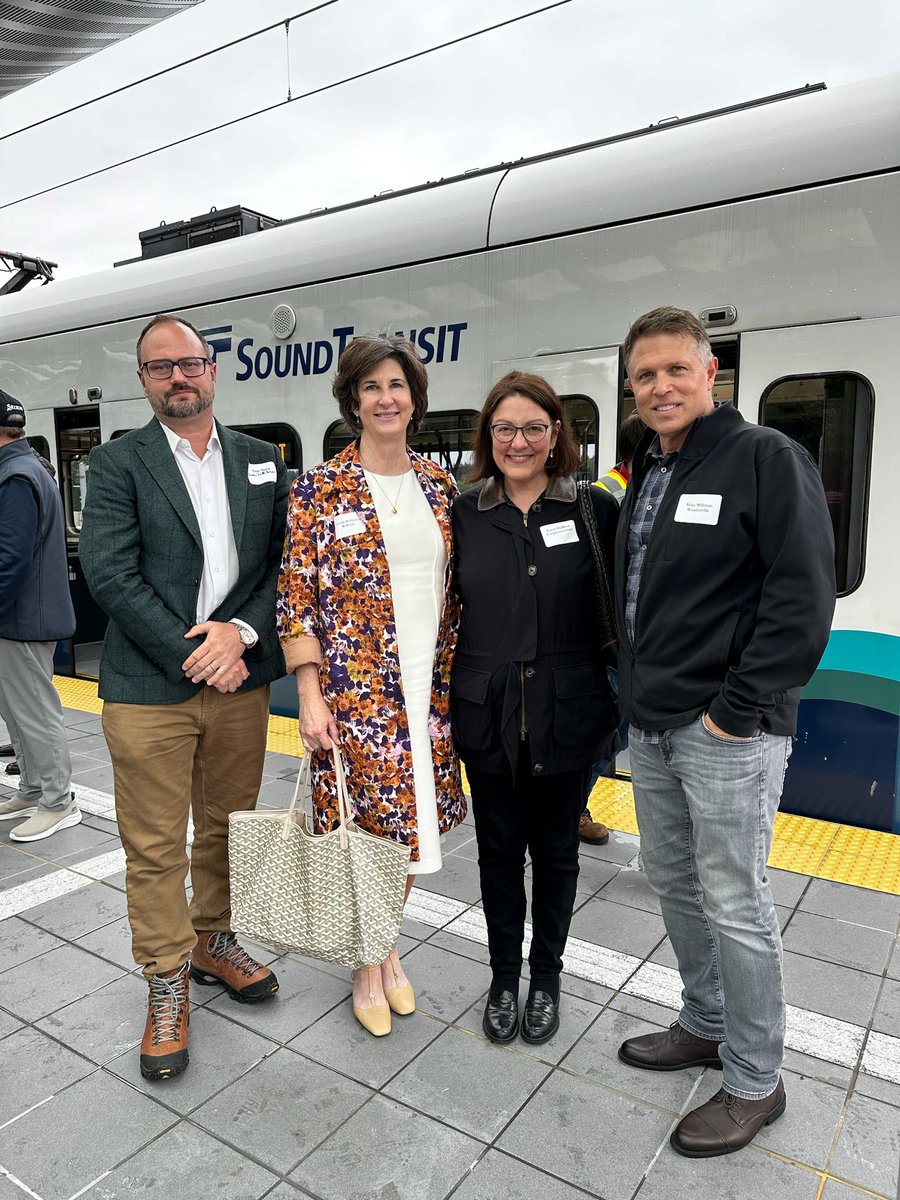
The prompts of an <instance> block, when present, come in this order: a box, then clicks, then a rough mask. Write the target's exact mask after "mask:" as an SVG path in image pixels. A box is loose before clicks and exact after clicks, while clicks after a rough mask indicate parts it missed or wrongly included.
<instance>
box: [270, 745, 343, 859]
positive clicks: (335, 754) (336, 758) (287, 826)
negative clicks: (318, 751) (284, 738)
mask: <svg viewBox="0 0 900 1200" xmlns="http://www.w3.org/2000/svg"><path fill="white" fill-rule="evenodd" d="M331 757H332V761H333V763H334V777H335V784H336V788H337V801H338V816H339V818H340V826H339V828H340V831H341V837H340V841H341V849H342V850H346V848H347V845H348V836H349V835H348V833H347V826H348V825H349V824H350V798H349V797H348V795H347V777H346V775H345V774H344V763H343V760H342V758H341V752H340V750H339V749H338V747H337V746H336V745H332V747H331ZM311 762H312V755H311V754H310V752H309V751H308V750H307V751H306V753H305V754H304V755H303V762H302V763H301V764H300V770H299V771H298V772H297V782H296V783H295V784H294V794H293V796H291V803H290V805H289V806H288V810H287V812H286V813H285V815H284V821H283V823H282V826H281V836H282V838H283V839H284V840H285V841H287V839H288V837H289V836H290V832H291V825H292V823H293V820H294V810H295V809H296V807H297V799H298V797H299V795H300V785H301V784H303V783H304V782H305V786H307V787H308V786H309V776H310V766H311Z"/></svg>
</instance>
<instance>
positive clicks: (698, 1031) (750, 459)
mask: <svg viewBox="0 0 900 1200" xmlns="http://www.w3.org/2000/svg"><path fill="white" fill-rule="evenodd" d="M623 356H624V362H625V370H626V373H627V375H628V378H629V381H630V383H631V387H632V388H633V390H634V396H635V401H636V403H637V411H638V412H639V413H640V415H641V417H642V419H643V420H644V422H645V423H646V424H647V425H648V426H649V428H650V431H651V432H649V433H648V434H647V436H646V437H645V439H644V440H643V441H642V442H641V445H640V446H639V447H638V450H637V452H636V454H635V458H634V470H633V474H632V478H631V482H630V484H629V486H628V490H627V492H626V494H625V499H624V503H623V506H622V513H621V520H620V523H619V529H618V535H617V539H616V568H615V579H616V585H615V588H616V610H617V612H616V615H617V621H618V625H619V639H620V645H619V703H620V705H621V708H622V712H623V714H624V715H625V716H626V717H627V718H628V720H629V722H630V732H629V746H630V753H631V771H632V781H633V784H634V798H635V807H636V810H637V817H638V824H639V826H640V833H641V848H642V852H643V860H644V870H645V871H646V874H647V878H648V879H649V881H650V883H651V885H652V887H653V889H654V891H655V892H656V894H657V895H658V897H659V900H660V905H661V907H662V915H663V919H664V921H665V925H666V930H667V932H668V935H669V940H670V941H671V943H672V948H673V950H674V951H675V955H676V957H677V959H678V968H679V971H680V974H681V979H682V983H683V991H682V1007H681V1011H680V1013H679V1016H678V1019H677V1021H676V1022H675V1023H674V1024H673V1025H672V1027H671V1028H670V1029H668V1030H666V1031H665V1032H664V1033H651V1034H645V1035H643V1036H639V1037H633V1038H629V1039H628V1040H627V1041H625V1042H623V1044H622V1045H621V1046H620V1048H619V1058H620V1059H621V1060H622V1061H623V1062H626V1063H628V1064H630V1065H631V1066H634V1067H640V1068H643V1069H645V1070H650V1071H677V1070H680V1069H682V1068H686V1067H695V1066H710V1067H715V1068H720V1069H721V1070H722V1072H723V1085H724V1086H723V1087H722V1088H721V1089H720V1090H719V1091H717V1092H716V1094H715V1095H714V1096H713V1097H712V1098H711V1099H710V1100H708V1101H707V1102H706V1103H705V1104H702V1105H701V1106H700V1107H699V1108H696V1109H694V1110H693V1111H692V1112H689V1113H688V1114H687V1115H686V1116H685V1117H683V1118H682V1120H681V1121H680V1122H679V1123H678V1125H677V1126H676V1128H675V1130H674V1132H673V1133H672V1136H671V1139H670V1141H671V1144H672V1146H673V1148H674V1149H675V1150H676V1151H677V1152H678V1153H679V1154H682V1155H685V1156H686V1157H689V1158H706V1157H712V1156H714V1155H719V1154H730V1153H732V1152H734V1151H736V1150H739V1149H741V1147H743V1146H746V1145H747V1144H748V1143H749V1142H751V1141H752V1140H753V1138H754V1137H755V1136H756V1134H757V1133H758V1131H759V1130H760V1128H761V1127H762V1126H763V1125H768V1124H770V1123H771V1122H772V1121H774V1120H776V1119H777V1118H778V1117H780V1116H781V1114H782V1113H783V1112H784V1110H785V1091H784V1083H783V1081H782V1078H781V1066H782V1061H783V1057H784V1029H785V1002H784V988H783V980H782V965H781V936H780V932H779V927H778V918H777V916H776V913H775V908H774V905H773V902H772V894H771V890H770V887H769V882H768V879H767V877H766V859H767V857H768V853H769V848H770V845H771V841H772V825H773V821H774V818H775V812H776V810H777V808H778V802H779V799H780V797H781V790H782V786H783V783H784V775H785V770H786V767H787V761H788V757H789V755H790V751H791V743H792V736H793V735H794V734H795V732H796V728H797V705H798V702H799V697H800V688H801V687H802V686H803V684H805V683H806V682H807V680H808V679H809V678H810V676H811V675H812V673H813V671H814V670H815V668H816V665H817V664H818V662H819V659H820V657H821V655H822V652H823V650H824V649H825V644H826V642H827V640H828V635H829V631H830V627H831V617H832V613H833V610H834V600H835V576H834V539H833V535H832V526H831V521H830V518H829V515H828V509H827V506H826V503H825V495H824V492H823V489H822V482H821V479H820V477H819V473H818V471H817V469H816V464H815V463H814V462H813V460H812V459H811V458H810V456H809V454H808V453H807V452H806V450H804V449H803V448H802V447H801V446H800V445H798V444H797V443H796V442H794V441H793V440H792V439H790V438H788V437H786V436H785V435H783V434H781V433H779V432H777V431H776V430H773V429H765V428H761V427H759V426H757V425H752V424H750V423H748V422H747V421H745V420H744V418H743V417H742V416H741V414H740V413H739V412H738V411H737V409H736V408H735V407H734V406H733V405H732V404H731V403H723V404H715V403H714V402H713V398H712V389H713V382H714V380H715V375H716V368H717V366H718V364H717V362H716V359H715V357H714V355H713V352H712V347H711V346H710V342H709V338H708V337H707V334H706V330H705V329H704V327H703V325H702V324H701V323H700V321H699V320H697V318H696V317H694V316H693V315H692V314H691V313H689V312H686V311H684V310H682V309H677V308H660V309H655V310H654V311H652V312H649V313H646V314H645V315H644V316H641V317H639V318H638V319H637V320H636V321H635V322H634V324H633V325H632V326H631V329H630V330H629V333H628V336H627V337H626V339H625V344H624V347H623Z"/></svg>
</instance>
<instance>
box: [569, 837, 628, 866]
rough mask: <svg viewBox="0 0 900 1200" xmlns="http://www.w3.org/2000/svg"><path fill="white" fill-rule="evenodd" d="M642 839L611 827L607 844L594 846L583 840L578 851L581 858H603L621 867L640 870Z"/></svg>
mask: <svg viewBox="0 0 900 1200" xmlns="http://www.w3.org/2000/svg"><path fill="white" fill-rule="evenodd" d="M640 848H641V847H640V839H639V838H638V837H637V835H636V834H633V833H622V832H621V830H618V829H611V830H610V831H609V841H608V842H607V843H606V845H605V846H592V845H591V844H590V843H589V842H581V843H580V844H579V847H578V853H579V855H580V857H581V858H602V859H603V860H604V861H605V862H611V863H616V864H617V865H618V866H620V867H625V868H627V869H630V870H638V866H637V859H638V853H639V851H640Z"/></svg>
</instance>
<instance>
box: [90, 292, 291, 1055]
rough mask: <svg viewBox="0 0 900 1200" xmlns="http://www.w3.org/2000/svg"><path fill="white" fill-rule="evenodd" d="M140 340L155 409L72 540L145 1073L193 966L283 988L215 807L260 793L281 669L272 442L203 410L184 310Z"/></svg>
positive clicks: (207, 404)
mask: <svg viewBox="0 0 900 1200" xmlns="http://www.w3.org/2000/svg"><path fill="white" fill-rule="evenodd" d="M137 356H138V378H139V379H140V381H141V386H142V388H143V390H144V394H145V395H146V397H147V399H148V400H149V402H150V406H151V408H152V409H153V413H154V416H153V419H152V420H151V421H150V422H149V423H148V424H147V425H145V426H144V427H143V428H142V429H135V430H132V431H131V432H129V433H126V434H125V435H124V436H123V437H121V438H118V439H116V440H115V441H112V442H106V443H105V444H104V445H102V446H98V447H97V448H96V449H95V450H94V451H93V452H92V453H91V457H90V463H89V468H90V469H89V478H88V495H87V503H86V507H85V512H84V523H83V526H82V529H81V542H80V553H81V563H82V566H83V568H84V574H85V578H86V579H87V582H88V586H89V587H90V589H91V591H92V592H93V594H94V597H95V598H96V600H97V602H98V603H99V604H100V605H101V606H102V608H103V609H104V610H105V611H106V612H107V613H108V614H109V618H110V620H109V626H108V628H107V631H106V637H105V640H104V643H103V656H102V659H101V663H100V696H101V697H102V699H103V701H104V707H103V732H104V734H105V735H106V740H107V743H108V745H109V750H110V755H111V757H112V763H113V771H114V776H115V792H116V815H117V818H118V822H119V832H120V834H121V837H122V843H123V845H124V847H125V854H126V864H127V865H126V873H125V884H126V891H127V895H128V916H129V920H130V922H131V930H132V947H133V952H134V956H135V959H136V961H137V962H138V963H140V964H141V965H142V966H143V970H144V975H145V976H146V977H147V979H148V982H149V985H150V996H149V1011H148V1016H147V1024H146V1028H145V1032H144V1040H143V1042H142V1045H141V1073H142V1075H143V1076H144V1077H145V1078H147V1079H167V1078H170V1077H172V1076H174V1075H178V1074H180V1073H181V1072H182V1071H184V1070H185V1068H186V1067H187V1064H188V1000H189V997H188V987H189V979H193V980H194V982H196V983H202V984H216V983H217V984H223V985H224V986H225V988H226V990H227V991H228V992H229V994H230V995H231V996H232V997H233V998H234V999H236V1000H240V1001H242V1002H244V1003H247V1002H252V1001H258V1000H264V999H266V998H268V997H269V996H271V995H273V994H274V993H275V992H276V991H277V990H278V982H277V980H276V978H275V976H274V974H273V973H272V972H271V971H270V970H269V969H268V968H267V967H264V966H262V965H261V964H260V963H257V962H255V961H254V960H253V959H252V958H251V957H250V956H249V955H248V954H247V953H246V952H245V951H244V950H243V949H242V948H241V947H240V946H239V945H238V944H237V942H236V940H235V937H234V934H233V933H232V932H231V926H230V916H231V901H230V893H229V885H228V814H229V813H230V812H234V811H238V810H246V809H252V808H253V807H254V806H255V804H256V799H257V795H258V793H259V785H260V780H261V777H262V769H263V761H264V758H265V751H266V730H267V722H268V706H269V685H270V683H271V682H272V680H273V679H277V678H278V677H279V676H281V675H282V674H283V673H284V660H283V658H282V655H281V651H280V649H279V645H278V639H277V637H276V634H275V587H276V582H277V578H278V569H279V565H280V561H281V553H282V547H283V542H284V525H285V513H286V509H287V494H288V479H287V471H286V469H285V465H284V462H283V461H282V458H281V456H280V454H279V453H278V450H277V449H276V448H275V447H274V446H271V445H269V444H268V443H266V442H261V441H257V439H255V438H251V437H247V436H246V435H245V434H241V433H235V432H234V431H233V430H230V429H227V428H225V427H224V426H222V425H220V424H219V423H218V422H217V421H215V419H214V417H213V400H214V396H215V381H216V367H215V364H214V363H213V362H212V361H211V353H210V349H209V346H208V345H207V344H206V342H205V341H204V340H203V338H202V336H201V335H200V333H199V332H198V331H197V330H196V329H195V328H194V326H193V325H191V324H190V322H189V321H185V320H184V319H183V318H181V317H176V316H172V315H169V314H162V315H159V316H156V317H154V318H153V320H152V321H150V322H149V324H148V325H147V326H146V327H145V328H144V330H143V331H142V333H141V336H140V337H139V338H138V343H137ZM191 812H193V818H194V839H193V847H192V851H191V857H190V862H189V860H188V856H187V852H186V848H185V845H186V837H187V825H188V815H189V813H191ZM189 865H190V871H191V884H192V888H193V897H192V900H191V902H190V905H188V903H187V900H186V896H185V886H184V885H185V879H186V877H187V873H188V867H189Z"/></svg>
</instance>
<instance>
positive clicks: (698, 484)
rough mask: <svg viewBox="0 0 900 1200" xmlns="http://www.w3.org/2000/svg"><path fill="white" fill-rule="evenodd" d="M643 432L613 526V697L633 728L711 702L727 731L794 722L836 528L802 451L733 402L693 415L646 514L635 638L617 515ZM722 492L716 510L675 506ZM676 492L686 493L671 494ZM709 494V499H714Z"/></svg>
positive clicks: (636, 481)
mask: <svg viewBox="0 0 900 1200" xmlns="http://www.w3.org/2000/svg"><path fill="white" fill-rule="evenodd" d="M652 440H653V435H652V434H651V435H648V436H647V437H645V439H644V441H643V442H642V444H641V445H640V446H639V447H638V450H637V453H636V454H635V458H634V472H633V475H632V479H631V482H630V484H629V486H628V491H627V492H626V494H625V501H624V503H623V505H622V512H621V518H620V522H619V529H618V535H617V538H616V568H615V578H616V585H615V587H616V617H617V621H618V626H619V638H620V647H621V648H620V653H619V705H620V707H621V710H622V713H623V715H624V716H625V717H627V719H628V720H629V721H630V722H631V723H632V724H633V725H636V726H637V727H638V728H640V729H647V730H662V729H674V728H678V727H679V726H682V725H687V724H689V723H690V722H691V721H692V720H694V719H695V718H696V717H698V716H699V715H700V714H701V713H703V712H706V711H708V712H709V715H710V717H711V718H712V720H713V721H714V722H715V723H716V724H717V725H718V726H719V727H720V728H721V729H724V730H725V732H726V733H730V734H733V735H735V736H736V737H751V736H752V735H753V734H754V733H756V731H757V730H759V729H761V730H764V731H766V732H769V733H773V734H781V735H785V734H791V735H792V734H794V733H795V732H796V729H797V705H798V703H799V699H800V689H801V687H802V686H803V684H805V683H806V682H807V680H808V679H809V678H810V676H811V675H812V673H813V671H814V670H815V669H816V666H817V665H818V662H819V659H820V658H821V656H822V652H823V650H824V649H825V644H826V642H827V641H828V634H829V631H830V628H831V617H832V613H833V611H834V598H835V577H834V537H833V534H832V526H831V519H830V516H829V514H828V508H827V505H826V503H825V494H824V491H823V489H822V481H821V478H820V476H819V473H818V471H817V469H816V466H815V463H814V462H813V461H812V459H811V458H810V456H809V455H808V454H807V452H806V451H805V450H804V449H803V448H802V447H801V446H800V445H798V443H796V442H794V441H792V440H791V439H790V438H788V437H786V436H785V435H784V434H782V433H779V432H777V431H776V430H774V429H765V428H762V427H760V426H757V425H751V424H749V423H748V422H746V421H745V420H744V418H743V417H742V416H741V415H740V413H739V412H738V411H737V410H736V409H735V408H734V407H733V405H731V404H723V405H720V406H719V407H718V408H717V409H716V410H715V411H714V412H712V413H710V414H709V416H706V417H701V418H700V419H699V420H698V421H697V422H696V423H695V424H694V426H693V427H692V429H691V431H690V433H689V434H688V437H687V439H686V441H685V443H684V446H683V447H682V449H681V452H680V453H679V455H678V459H677V462H676V465H675V467H674V473H673V475H672V478H671V480H670V482H669V485H668V487H667V489H666V493H665V497H664V499H663V502H662V504H661V505H660V509H659V512H658V514H657V516H656V520H655V521H654V524H653V529H652V531H651V534H650V539H649V543H648V546H647V549H646V551H645V562H644V567H643V572H642V575H641V583H640V589H639V591H638V602H637V611H636V613H635V629H634V642H633V643H632V642H631V640H630V639H629V638H628V636H627V634H626V632H625V578H626V569H627V561H626V556H627V540H628V527H629V523H630V521H631V517H632V513H633V512H634V508H635V505H636V504H637V502H638V497H639V495H640V490H641V484H642V483H643V481H644V478H645V476H646V474H647V470H648V464H647V462H646V461H645V459H646V452H647V449H648V448H649V446H650V444H651V442H652ZM692 496H696V497H703V498H704V500H703V502H702V504H703V505H704V506H705V507H706V508H707V509H709V503H710V501H709V498H711V497H713V498H714V497H721V507H720V509H719V513H718V518H717V519H716V521H715V523H714V524H702V523H699V522H696V521H692V520H689V519H685V518H686V517H689V516H690V515H691V514H690V512H689V511H688V510H689V509H690V508H692V507H693V508H694V509H695V510H696V505H694V506H692V505H691V504H690V503H689V498H690V497H692ZM682 498H684V499H682ZM711 503H712V505H713V507H714V506H715V500H712V502H711Z"/></svg>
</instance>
